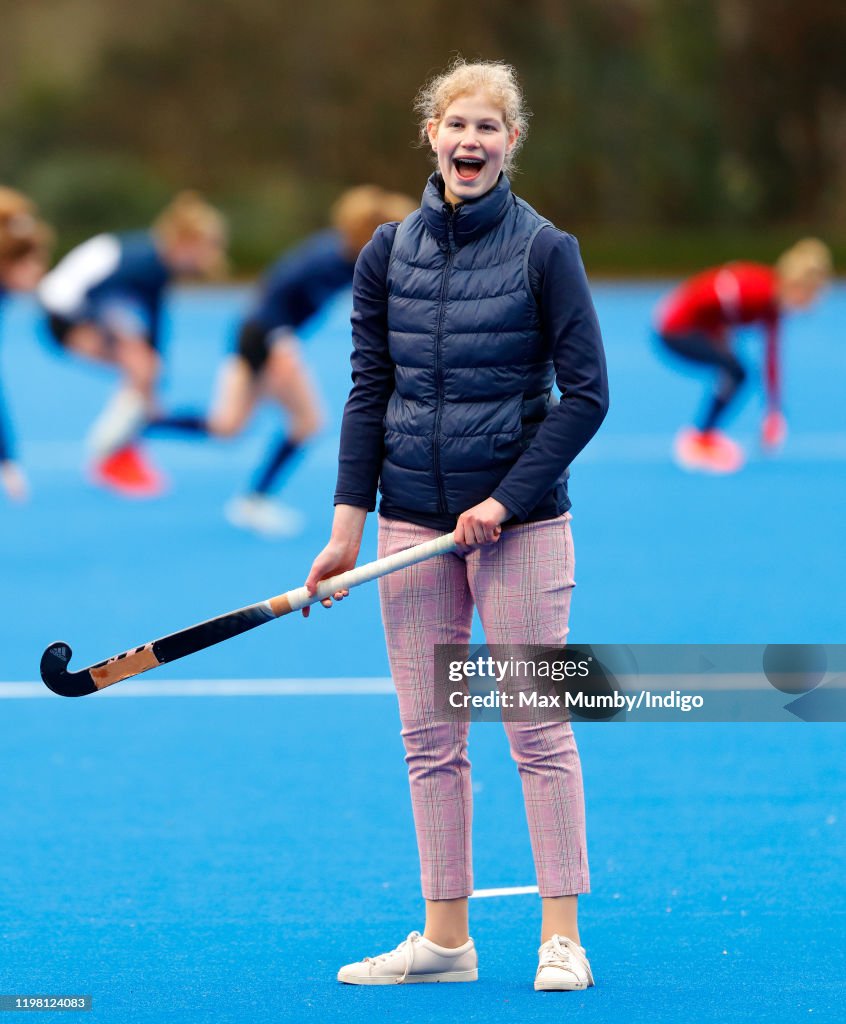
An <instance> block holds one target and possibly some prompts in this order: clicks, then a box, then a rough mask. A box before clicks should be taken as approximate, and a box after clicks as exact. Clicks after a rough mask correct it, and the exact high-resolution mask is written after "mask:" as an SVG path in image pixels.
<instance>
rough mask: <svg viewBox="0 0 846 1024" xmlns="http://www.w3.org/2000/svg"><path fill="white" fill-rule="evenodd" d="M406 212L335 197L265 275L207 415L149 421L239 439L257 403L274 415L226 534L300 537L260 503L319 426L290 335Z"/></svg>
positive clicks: (364, 192) (360, 191)
mask: <svg viewBox="0 0 846 1024" xmlns="http://www.w3.org/2000/svg"><path fill="white" fill-rule="evenodd" d="M416 206H417V204H416V203H415V202H413V201H412V200H411V199H410V198H408V197H407V196H404V195H400V194H398V193H392V192H386V191H384V190H383V189H381V188H379V187H377V186H375V185H360V186H358V187H356V188H351V189H349V190H348V191H347V192H345V193H343V195H342V196H341V197H340V198H339V199H338V200H337V202H336V203H335V204H334V206H333V207H332V211H331V215H330V220H331V225H332V226H331V228H329V229H327V230H324V231H320V232H319V233H317V234H315V235H312V236H311V237H309V238H307V239H306V240H305V241H303V242H302V243H301V244H299V245H298V246H296V247H295V248H294V249H292V250H290V251H289V252H287V253H285V255H283V256H282V257H281V258H280V259H279V260H278V261H277V262H276V263H275V264H273V266H272V267H271V268H270V269H269V271H268V272H267V273H266V275H265V277H264V279H263V281H262V282H261V284H260V285H259V288H258V291H257V293H256V296H255V298H254V300H253V302H252V304H251V306H250V309H249V311H248V313H247V315H246V318H245V319H244V321H243V323H242V324H241V327H240V330H239V333H238V340H237V345H236V349H235V352H234V353H233V355H232V356H231V357H230V358H229V359H228V360H227V361H226V362H225V363H224V365H223V367H222V370H221V374H220V379H219V383H218V392H217V396H216V399H215V402H214V404H213V407H212V410H211V412H210V413H209V414H208V415H197V414H191V413H189V414H186V415H174V416H162V417H159V418H158V419H156V420H155V421H154V423H153V427H154V428H170V429H175V430H183V431H187V432H190V433H194V434H197V435H204V436H205V435H211V436H214V437H232V436H234V435H236V434H238V433H240V432H241V431H242V430H243V429H244V427H245V426H246V424H247V422H248V420H249V418H250V416H251V415H252V413H253V410H254V408H255V406H256V403H257V402H258V400H259V399H260V398H269V399H271V400H272V401H274V402H276V403H278V405H280V406H281V407H282V409H283V410H284V411H285V413H286V414H287V422H286V426H285V429H284V430H283V432H282V433H281V435H280V436H278V437H277V438H275V439H274V440H273V441H272V443H271V445H270V449H269V450H268V452H267V454H266V456H265V457H264V459H263V461H262V463H261V464H260V465H259V467H258V468H257V469H256V472H255V474H254V477H253V479H252V482H251V484H250V487H249V490H248V491H247V493H246V494H244V495H242V496H239V497H237V498H234V499H233V500H232V501H231V502H230V503H229V504H228V505H227V507H226V515H227V518H228V519H229V521H230V522H231V523H233V524H234V525H236V526H240V527H243V528H245V529H250V530H255V531H256V532H258V533H263V534H266V535H269V536H291V535H293V534H296V533H297V532H298V531H299V530H300V529H301V526H302V523H301V517H300V514H299V513H298V512H297V511H296V510H295V509H290V508H286V507H285V506H284V505H281V504H279V503H278V502H275V501H273V500H272V499H271V498H270V497H269V494H270V492H271V490H272V489H273V487H274V486H278V484H279V483H280V480H281V478H282V475H283V471H284V472H289V471H290V469H291V466H292V460H293V457H294V456H295V455H296V454H297V453H298V452H299V451H300V450H301V449H302V447H303V445H304V444H305V443H306V442H307V441H308V440H309V438H311V437H313V435H314V434H315V433H316V432H317V431H318V430H319V429H320V428H321V425H322V420H323V415H322V412H321V406H320V400H319V397H318V393H317V390H316V389H315V386H314V384H313V382H312V379H311V376H310V374H309V373H308V370H307V368H306V366H305V363H304V361H303V358H302V355H301V352H300V344H299V341H298V338H297V332H298V331H299V330H300V329H301V328H302V327H303V325H304V324H305V323H306V322H307V321H308V320H309V319H310V318H311V317H312V316H314V315H315V314H316V313H317V312H318V311H319V310H320V309H321V308H322V307H323V305H324V304H325V303H326V302H327V301H328V300H330V299H331V298H332V297H333V296H335V295H336V294H337V293H338V292H339V291H341V290H342V289H345V288H348V287H349V286H350V285H351V284H352V279H353V271H354V269H355V261H356V258H357V257H358V254H359V252H360V251H361V250H362V249H363V248H364V246H365V245H366V244H367V242H369V241H370V239H371V237H372V236H373V232H374V231H375V230H376V228H377V227H379V225H380V224H383V223H386V222H388V221H399V220H402V219H403V218H404V217H406V216H407V214H409V213H411V211H412V210H414V209H415V208H416Z"/></svg>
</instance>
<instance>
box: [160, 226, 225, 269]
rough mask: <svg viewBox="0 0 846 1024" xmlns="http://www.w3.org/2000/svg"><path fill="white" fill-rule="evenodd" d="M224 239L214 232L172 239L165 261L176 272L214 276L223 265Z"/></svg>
mask: <svg viewBox="0 0 846 1024" xmlns="http://www.w3.org/2000/svg"><path fill="white" fill-rule="evenodd" d="M225 249H226V240H225V239H224V238H223V237H222V236H221V235H218V234H216V233H210V234H208V235H199V236H193V237H190V238H183V239H180V240H178V241H173V242H172V243H171V244H170V245H169V246H168V249H167V261H168V263H169V264H170V266H171V267H173V269H174V270H175V271H176V273H177V274H185V275H187V276H197V277H214V276H215V275H216V274H217V273H218V272H219V271H220V270H221V269H222V267H223V265H224V251H225Z"/></svg>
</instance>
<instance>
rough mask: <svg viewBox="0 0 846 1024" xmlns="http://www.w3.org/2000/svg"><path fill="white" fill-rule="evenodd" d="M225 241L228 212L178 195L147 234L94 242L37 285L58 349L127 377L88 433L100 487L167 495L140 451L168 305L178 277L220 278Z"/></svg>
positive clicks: (81, 247)
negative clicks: (168, 293) (164, 304)
mask: <svg viewBox="0 0 846 1024" xmlns="http://www.w3.org/2000/svg"><path fill="white" fill-rule="evenodd" d="M226 243H227V237H226V224H225V221H224V218H223V217H222V215H221V214H220V213H219V212H218V211H217V210H216V209H215V208H214V207H212V206H210V205H209V204H208V203H207V202H206V201H205V200H204V199H202V198H201V197H200V196H199V195H198V194H196V193H195V192H181V193H179V194H178V195H177V196H176V197H175V198H174V199H173V200H172V201H171V203H170V204H169V205H168V206H167V207H166V208H165V210H163V212H162V213H161V214H160V215H159V217H158V218H157V219H156V221H155V223H154V224H153V226H152V229H151V230H150V231H139V232H133V233H128V234H102V235H97V236H96V237H95V238H92V239H90V240H89V241H87V242H84V243H83V244H81V245H79V246H77V247H76V248H75V249H72V250H71V252H69V253H68V254H67V256H65V257H64V259H62V260H61V261H60V262H59V263H58V265H57V266H56V267H55V268H54V269H53V270H52V271H51V272H50V273H49V274H47V276H46V277H45V278H44V280H43V281H42V282H41V286H40V288H39V298H40V300H41V304H42V306H43V307H44V309H45V311H46V313H47V315H48V321H49V326H50V331H51V333H52V335H53V337H54V338H55V340H56V341H57V342H58V344H59V345H61V346H62V347H63V348H64V349H66V350H68V351H70V352H73V353H75V354H76V355H79V356H83V357H85V358H87V359H92V360H94V361H95V362H100V363H106V364H109V365H112V366H114V367H116V368H117V369H118V370H119V372H120V373H121V376H122V381H121V384H120V387H119V389H118V391H117V392H116V393H115V395H114V396H113V398H112V399H111V400H110V401H109V402H108V403H107V405H106V407H105V409H104V410H103V411H102V413H101V414H100V416H99V417H98V419H97V420H96V421H95V423H94V425H93V427H92V428H91V431H90V433H89V436H88V448H89V452H90V454H91V457H92V459H93V460H94V466H93V478H94V480H95V481H96V482H97V483H100V484H102V485H104V486H107V487H111V488H113V489H114V490H117V491H119V492H120V493H122V494H125V495H130V496H138V497H152V496H154V495H156V494H158V493H160V491H161V490H162V486H163V482H162V478H161V477H160V475H159V474H158V473H157V472H156V471H155V470H154V469H153V467H152V466H150V465H149V463H148V462H147V461H146V459H145V458H144V457H143V456H142V455H141V453H140V451H139V449H138V448H137V446H136V445H135V440H136V438H137V436H138V434H139V432H140V431H141V429H142V427H143V426H144V424H145V423H146V422H147V420H148V419H149V418H150V416H151V415H152V414H153V412H154V398H155V390H156V385H157V383H158V379H159V375H160V371H161V357H160V354H159V342H160V337H159V335H160V318H161V311H162V301H163V298H164V294H165V290H166V288H167V286H168V284H169V283H170V282H171V281H172V280H173V279H175V278H181V277H214V276H216V275H217V274H219V273H220V272H221V271H222V269H223V267H224V253H225V249H226Z"/></svg>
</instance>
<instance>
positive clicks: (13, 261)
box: [0, 186, 52, 501]
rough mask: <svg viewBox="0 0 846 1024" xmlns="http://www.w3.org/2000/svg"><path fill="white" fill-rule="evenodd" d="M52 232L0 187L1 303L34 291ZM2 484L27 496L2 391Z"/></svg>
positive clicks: (23, 201) (27, 204)
mask: <svg viewBox="0 0 846 1024" xmlns="http://www.w3.org/2000/svg"><path fill="white" fill-rule="evenodd" d="M51 242H52V232H51V231H50V229H49V228H48V227H47V225H46V224H44V223H43V222H42V221H40V220H39V219H38V216H37V213H36V208H35V205H34V203H32V202H31V201H30V200H29V199H28V198H27V197H26V196H25V195H22V194H21V193H20V192H16V191H15V190H14V189H10V188H3V187H2V186H0V305H2V302H3V299H4V297H5V294H6V292H7V291H31V290H32V289H33V288H35V287H36V285H37V284H38V282H39V281H40V280H41V278H42V276H43V275H44V272H45V271H46V269H47V264H48V261H49V252H50V245H51ZM0 486H2V488H3V490H5V491H6V493H7V494H8V496H9V497H10V498H12V499H14V500H16V501H23V500H24V499H25V498H26V497H27V491H28V489H27V483H26V477H25V476H24V474H23V471H22V469H21V468H20V466H19V465H18V462H17V460H16V458H15V452H14V448H13V445H12V437H11V432H10V429H9V425H8V419H7V416H6V411H5V408H4V403H3V394H2V390H0Z"/></svg>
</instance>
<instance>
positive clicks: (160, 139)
mask: <svg viewBox="0 0 846 1024" xmlns="http://www.w3.org/2000/svg"><path fill="white" fill-rule="evenodd" d="M0 2H2V5H3V13H4V17H5V20H4V33H3V36H2V38H0V131H2V133H3V139H4V146H3V148H2V150H0V178H2V179H5V180H8V181H10V182H12V183H15V182H18V183H20V184H22V185H27V186H29V187H31V188H32V189H33V191H34V192H35V193H36V195H39V194H40V195H42V196H43V199H44V201H45V203H47V204H48V206H49V207H50V210H51V211H52V212H53V214H54V215H55V217H56V218H57V220H58V223H59V226H60V228H62V229H63V234H64V232H65V230H67V229H71V230H72V232H73V233H74V234H76V233H77V232H78V231H83V230H86V225H87V229H90V230H100V229H102V228H103V227H105V226H108V225H106V224H104V223H102V221H103V220H105V219H112V218H114V217H115V216H116V214H117V212H118V211H120V210H121V209H123V210H124V211H125V212H126V217H127V218H129V217H135V216H139V217H140V216H141V215H142V214H146V211H147V210H148V209H149V208H150V207H151V206H153V205H155V204H156V203H157V202H159V199H160V197H161V196H162V195H165V194H167V192H169V191H172V190H173V189H175V188H178V187H182V186H184V185H193V186H195V187H199V188H202V189H205V190H206V191H208V192H210V193H211V194H212V195H213V196H215V197H217V198H219V199H220V200H221V201H223V202H225V203H226V204H227V205H228V206H229V207H230V208H231V211H232V213H233V216H234V220H235V234H236V240H237V252H239V253H240V254H241V255H242V258H243V259H244V260H246V261H247V262H256V261H259V260H263V259H265V258H269V257H270V256H271V255H273V251H274V249H275V248H276V247H278V246H279V245H282V244H286V243H287V242H289V241H291V240H292V239H293V238H294V237H295V236H296V235H298V234H301V233H302V232H303V231H305V230H308V229H309V228H311V227H313V226H315V225H317V224H319V223H321V222H322V221H323V218H324V217H325V210H326V207H327V204H328V202H329V201H330V200H331V199H332V197H333V196H334V195H335V194H336V193H337V192H338V191H339V190H340V189H341V188H343V187H345V186H347V185H349V184H352V183H355V182H359V181H365V180H373V181H378V182H380V183H383V184H384V185H386V186H388V187H392V188H399V189H404V190H406V191H409V192H411V193H412V194H418V193H419V191H420V190H421V187H422V184H423V180H424V178H425V175H426V173H427V170H428V167H429V166H430V163H429V159H428V153H427V152H426V150H425V149H424V150H423V151H419V150H418V149H417V147H416V145H415V140H416V137H417V126H416V124H415V122H414V115H413V112H412V107H411V105H412V100H413V98H414V95H415V93H416V91H417V89H418V88H419V86H420V85H421V84H422V82H423V80H424V79H425V78H426V77H427V75H429V74H430V73H432V72H433V71H435V70H437V69H440V68H442V67H443V66H444V64H445V63H446V62H447V61H448V60H449V59H450V57H451V56H452V55H453V54H454V53H456V52H457V51H458V50H460V51H461V52H462V53H463V55H464V56H465V57H467V58H468V59H473V58H476V57H485V58H492V59H504V60H507V61H510V62H512V63H514V64H515V65H516V66H517V68H518V69H519V71H520V73H521V76H522V78H523V80H524V83H525V86H526V94H527V98H528V100H529V103H530V105H531V106H532V108H533V110H534V113H535V116H534V118H533V121H532V125H531V131H530V142H529V145H528V146H527V147H526V149H525V151H524V153H523V155H522V157H521V171H520V178H519V180H518V186H519V189H520V191H521V192H522V193H523V194H525V195H526V197H527V198H528V199H529V200H530V201H532V202H534V203H535V204H536V205H538V206H539V207H540V208H541V209H542V210H543V211H544V213H546V214H548V215H549V216H550V217H552V218H553V219H556V220H559V221H560V222H562V223H564V224H567V225H568V226H571V227H574V228H577V229H582V228H586V227H587V228H591V227H592V228H599V227H603V226H609V227H617V228H623V229H626V228H627V229H629V230H630V231H631V232H634V231H637V230H641V229H644V228H645V227H646V226H650V225H651V226H659V227H660V226H661V225H664V226H666V227H668V228H673V229H675V230H678V228H679V227H680V226H682V225H690V226H694V227H695V226H700V227H702V226H708V225H725V226H731V225H743V224H749V225H753V226H754V225H759V224H762V223H771V222H779V223H782V222H788V221H790V220H792V219H793V220H802V221H803V222H805V223H813V222H825V223H831V222H832V221H833V220H835V219H838V218H839V223H840V224H841V225H846V141H844V140H846V130H844V129H846V124H844V121H846V63H844V61H843V60H842V53H843V52H844V49H846V7H844V4H843V2H842V0H805V2H804V3H802V4H794V3H791V2H789V0H713V2H704V3H703V2H702V0H521V3H519V4H515V3H513V2H512V0H489V2H488V3H486V4H485V5H484V10H483V12H480V9H479V8H478V7H472V6H471V5H456V4H454V3H452V2H447V0H418V2H416V3H414V4H408V5H399V4H398V5H394V6H393V7H390V8H388V7H386V6H385V5H384V4H382V3H377V2H372V0H371V2H368V0H312V2H311V3H309V4H295V3H293V2H292V0H180V2H178V3H173V2H172V0H146V2H145V3H144V4H137V3H135V2H134V0H32V2H30V3H28V4H17V3H12V2H11V0H0ZM90 193H96V194H90ZM121 197H123V199H122V198H121Z"/></svg>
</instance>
